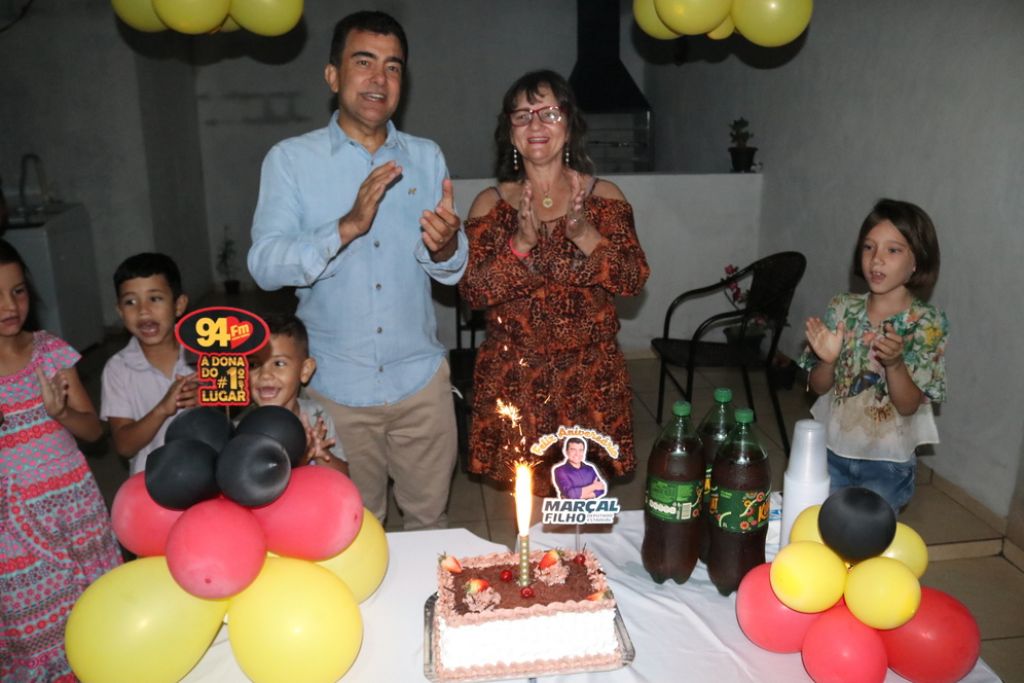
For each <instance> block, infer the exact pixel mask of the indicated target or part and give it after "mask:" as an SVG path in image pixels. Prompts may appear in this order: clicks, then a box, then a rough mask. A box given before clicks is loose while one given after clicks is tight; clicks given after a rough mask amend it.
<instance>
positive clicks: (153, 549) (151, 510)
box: [110, 472, 182, 557]
mask: <svg viewBox="0 0 1024 683" xmlns="http://www.w3.org/2000/svg"><path fill="white" fill-rule="evenodd" d="M181 513H182V511H181V510H170V509H168V508H165V507H163V506H161V505H158V504H157V502H156V501H155V500H153V497H152V496H150V495H149V491H147V490H146V474H145V473H144V472H138V473H136V474H133V475H132V476H130V477H128V481H126V482H125V483H123V484H121V488H119V489H118V490H117V494H116V495H115V496H114V504H113V506H111V508H110V521H111V523H112V524H113V526H114V534H115V535H116V536H117V540H118V541H120V542H121V545H123V546H124V547H125V548H128V550H130V551H132V552H133V553H135V554H136V555H138V556H140V557H150V556H152V555H163V554H164V549H165V548H166V546H167V535H168V534H169V533H170V532H171V527H172V526H174V523H175V522H177V521H178V518H179V517H181Z"/></svg>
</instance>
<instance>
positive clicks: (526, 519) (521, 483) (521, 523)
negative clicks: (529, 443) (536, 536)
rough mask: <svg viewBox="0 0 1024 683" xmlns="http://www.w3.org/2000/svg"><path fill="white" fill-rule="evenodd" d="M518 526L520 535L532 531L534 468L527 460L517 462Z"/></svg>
mask: <svg viewBox="0 0 1024 683" xmlns="http://www.w3.org/2000/svg"><path fill="white" fill-rule="evenodd" d="M515 496H516V527H517V528H518V529H519V535H520V536H526V535H527V534H528V533H529V532H530V513H531V512H532V511H533V468H532V467H530V466H529V465H528V464H527V463H525V462H522V461H520V462H518V463H516V492H515Z"/></svg>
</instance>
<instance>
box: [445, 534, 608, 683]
mask: <svg viewBox="0 0 1024 683" xmlns="http://www.w3.org/2000/svg"><path fill="white" fill-rule="evenodd" d="M544 553H545V551H543V550H535V551H532V552H530V562H531V564H537V563H539V562H540V560H541V558H542V557H543V555H544ZM583 554H584V556H585V558H586V560H585V562H584V566H585V567H586V569H587V574H588V576H589V577H590V579H591V586H592V588H593V589H594V593H603V595H602V596H601V597H600V598H598V599H596V600H586V599H584V600H571V601H562V602H552V603H548V604H547V605H533V606H530V607H512V608H507V607H506V608H503V607H500V606H499V607H496V608H495V609H493V610H488V611H486V612H480V613H472V612H470V613H466V614H459V613H457V612H456V611H455V590H454V586H455V576H454V575H453V574H452V573H451V572H449V571H447V570H445V569H443V568H441V567H438V593H437V601H436V603H435V606H434V615H433V619H432V623H431V625H430V628H431V631H432V635H431V639H430V647H431V649H432V652H431V654H432V655H433V656H432V660H433V663H434V673H435V675H436V680H438V681H473V680H475V681H482V680H500V679H502V678H516V677H531V676H544V675H553V674H559V673H572V672H582V671H598V670H602V669H604V670H609V669H614V668H618V667H620V666H622V665H623V664H624V663H625V662H624V659H623V649H622V648H623V643H622V639H621V637H620V636H619V633H618V628H617V626H616V624H615V621H616V620H617V619H618V618H619V617H618V607H617V604H616V602H615V598H614V596H613V595H612V594H611V591H609V590H608V582H607V577H606V575H605V573H604V571H603V569H602V568H601V565H600V563H599V562H598V561H597V558H596V557H595V556H594V554H593V553H591V552H589V551H587V550H584V551H583ZM518 562H519V555H518V554H517V553H512V552H501V553H490V554H487V555H479V556H475V557H469V558H465V559H461V560H460V563H461V564H462V568H463V571H464V572H465V571H471V570H472V569H476V568H480V567H489V566H493V565H495V564H512V565H516V564H518ZM605 611H611V614H612V622H611V625H612V628H613V629H614V631H615V643H616V645H615V650H614V651H613V652H610V653H604V654H594V655H585V656H566V657H561V658H558V659H538V660H534V661H529V662H526V661H520V662H516V663H513V664H508V663H497V664H487V665H481V666H466V667H459V668H456V669H449V668H446V667H445V666H444V664H443V663H442V661H441V633H440V628H439V623H440V621H441V620H442V619H444V620H445V621H446V622H447V623H448V624H449V625H450V626H452V627H454V628H458V627H462V626H472V625H475V624H480V623H488V622H492V621H496V620H502V621H511V620H518V619H529V618H534V617H545V616H556V615H559V614H566V613H587V612H590V613H597V612H605Z"/></svg>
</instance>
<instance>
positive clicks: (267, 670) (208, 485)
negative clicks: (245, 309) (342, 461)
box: [66, 407, 387, 683]
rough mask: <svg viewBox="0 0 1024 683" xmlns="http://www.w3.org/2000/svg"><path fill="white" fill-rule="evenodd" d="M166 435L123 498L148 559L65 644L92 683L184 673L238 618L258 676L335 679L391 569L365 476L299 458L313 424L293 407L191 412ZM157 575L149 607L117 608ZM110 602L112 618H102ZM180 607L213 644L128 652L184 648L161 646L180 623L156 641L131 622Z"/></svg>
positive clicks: (124, 531)
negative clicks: (364, 493)
mask: <svg viewBox="0 0 1024 683" xmlns="http://www.w3.org/2000/svg"><path fill="white" fill-rule="evenodd" d="M166 438H167V441H166V443H165V444H164V446H162V447H161V448H159V449H156V450H154V451H153V452H152V453H150V455H149V458H148V459H147V463H146V471H145V473H141V472H140V473H138V474H135V475H133V476H132V477H130V478H129V479H128V481H126V482H125V483H124V485H122V487H121V488H120V489H119V490H118V492H117V495H116V496H115V498H114V504H113V508H112V512H111V517H112V522H113V527H114V532H115V534H116V535H117V537H118V540H119V541H120V542H121V543H122V544H123V545H124V546H125V548H127V549H128V550H130V551H131V552H133V553H135V554H136V555H138V556H140V559H139V560H135V561H133V562H129V563H127V564H125V565H123V566H122V567H119V568H117V569H115V570H113V571H111V572H108V573H107V574H106V575H104V576H103V577H101V578H100V579H99V580H98V581H97V582H96V583H94V584H93V585H92V586H90V587H89V588H88V589H87V590H86V591H85V593H84V594H83V596H82V598H80V600H79V601H78V603H76V605H75V608H74V609H73V610H72V614H71V617H70V618H69V623H68V629H67V637H66V644H67V649H68V658H69V661H70V662H71V665H72V668H73V669H74V670H75V673H76V674H77V675H78V676H79V678H80V679H81V680H83V681H86V683H91V682H92V681H104V683H110V682H111V681H115V680H149V681H163V680H167V681H174V680H178V679H179V678H180V677H181V676H183V675H184V674H185V673H187V672H188V670H189V669H191V668H192V666H194V665H195V663H196V662H197V661H199V659H200V658H201V657H202V655H203V654H204V653H205V651H206V649H207V647H208V646H209V643H210V640H212V637H213V635H215V634H216V631H217V630H218V629H219V627H220V624H221V622H222V621H223V619H224V615H225V614H227V616H228V621H229V627H228V631H229V637H230V639H231V644H232V649H233V651H234V654H235V657H236V659H237V661H238V663H239V665H240V666H241V667H242V669H243V670H244V671H245V673H246V674H247V675H248V676H249V677H250V678H251V679H253V680H254V681H262V680H267V681H270V680H283V679H281V677H280V675H281V674H282V673H285V674H286V678H287V675H291V674H295V675H300V676H301V677H302V679H303V680H310V681H317V680H323V681H333V680H337V678H339V677H340V676H341V675H343V674H344V673H345V671H346V670H347V669H348V668H349V666H351V664H352V662H353V661H354V659H355V655H356V654H357V653H358V650H359V645H360V643H361V641H362V622H361V618H360V616H359V609H358V602H359V601H362V600H364V599H365V598H366V597H368V596H369V595H370V594H371V593H372V592H373V591H374V590H375V589H376V587H377V586H378V585H379V583H380V581H381V580H382V579H383V576H384V572H385V570H386V565H387V545H386V540H385V538H384V532H383V529H382V528H381V527H380V524H379V522H378V521H377V520H376V518H374V517H373V515H372V514H369V513H364V509H363V502H362V497H361V496H360V494H359V491H358V490H357V489H356V487H355V485H354V484H353V483H352V481H351V480H350V479H349V478H348V477H346V476H345V475H343V474H341V473H340V472H337V471H335V470H332V469H330V468H327V467H311V466H299V465H300V464H301V463H302V462H303V457H304V454H305V448H306V436H305V428H304V427H303V425H302V423H301V422H300V421H299V419H298V418H297V417H296V416H295V415H294V414H292V413H291V412H290V411H288V410H286V409H284V408H277V407H262V408H259V409H257V410H254V411H252V412H251V413H250V414H249V415H248V416H247V417H246V418H245V419H243V420H242V422H241V423H240V424H239V426H238V428H237V430H236V429H235V428H234V426H233V425H232V424H231V422H230V420H228V418H227V417H226V415H224V414H223V413H221V412H219V411H217V410H215V409H212V408H197V409H193V410H191V411H188V412H186V413H183V414H182V415H180V416H179V417H178V418H176V420H175V421H174V422H172V424H171V425H170V427H169V428H168V431H167V437H166ZM276 556H280V557H276ZM354 556H357V557H354ZM132 574H135V575H136V576H137V578H133V577H131V576H130V575H132ZM143 576H145V577H146V578H145V579H144V580H143V578H141V577H143ZM147 581H148V582H149V583H151V584H153V588H152V589H151V591H156V592H159V593H160V595H156V594H155V593H152V592H150V593H149V594H147V595H146V596H145V601H146V602H147V603H148V604H149V605H150V606H149V607H148V608H147V611H148V613H140V609H139V608H138V607H136V606H133V607H124V608H119V607H117V605H119V604H121V603H122V602H123V603H126V604H127V603H131V602H132V601H133V599H134V598H136V597H137V596H133V595H132V593H133V591H136V590H146V588H145V586H144V584H145V582H147ZM157 585H159V586H160V587H159V588H158V587H157ZM313 585H316V586H318V588H316V589H312V588H308V587H309V586H313ZM136 602H137V600H136ZM172 604H173V605H176V606H177V607H174V609H169V608H168V605H172ZM182 605H185V606H186V607H184V608H183V607H181V606H182ZM119 609H120V610H121V612H120V614H119V613H118V611H119ZM99 610H103V611H105V612H108V613H112V614H108V616H111V617H112V620H108V622H106V623H104V624H102V625H101V624H98V623H96V622H98V620H99V617H98V616H95V617H94V614H93V613H94V612H98V611H99ZM182 610H185V611H188V613H189V614H193V613H202V616H201V617H195V618H197V619H198V618H201V619H202V620H203V623H202V624H182V626H183V627H184V628H189V629H193V627H195V628H198V630H200V631H201V632H205V631H207V630H209V635H208V637H207V638H206V640H205V641H203V639H202V638H199V640H198V641H197V642H192V641H195V640H196V639H195V637H194V636H189V638H191V640H190V641H189V644H190V647H191V653H190V654H189V655H188V656H184V655H182V656H180V657H178V658H176V659H173V660H172V659H171V658H169V657H165V656H163V655H162V654H161V655H160V656H155V657H152V658H150V659H149V660H148V661H147V659H146V658H145V657H144V656H142V655H139V656H137V657H135V658H134V659H133V657H125V656H124V651H125V649H126V643H125V641H126V640H128V641H131V642H132V643H134V644H135V645H136V648H135V650H136V651H137V652H145V651H146V648H147V647H150V646H153V647H157V646H162V650H160V652H162V651H163V650H166V649H168V647H169V646H173V643H167V642H164V643H157V642H151V641H154V640H167V639H168V638H171V639H175V638H178V635H176V634H171V635H170V636H169V635H168V633H170V632H171V629H173V628H174V625H172V624H169V623H158V624H157V629H163V630H164V631H166V632H165V633H163V634H162V636H161V638H155V636H154V635H153V633H149V632H146V627H145V626H143V627H141V628H139V627H136V626H135V625H134V624H136V623H139V621H140V619H142V620H144V621H146V622H157V621H159V620H161V619H164V618H165V614H167V613H170V612H177V613H179V614H178V618H179V619H181V618H182V617H181V616H180V613H181V612H182ZM218 610H219V611H218ZM76 613H77V614H76ZM118 617H122V619H120V620H119V619H118ZM190 618H192V617H190ZM168 619H169V618H168ZM121 622H123V623H121ZM110 624H113V625H110ZM98 629H99V630H104V631H106V632H105V633H103V634H101V635H102V637H101V635H99V634H97V630H98ZM288 629H290V632H293V633H296V634H299V635H300V636H301V638H299V637H296V636H288V635H287V634H286V633H285V631H287V630H288ZM151 630H153V629H151ZM303 634H304V635H303ZM289 637H291V638H292V640H289ZM182 639H183V641H184V640H185V639H186V638H185V637H184V636H182ZM321 639H322V640H324V641H333V642H319V641H320V640H321ZM339 640H345V641H347V642H346V643H339V642H338V641H339ZM327 646H330V647H327ZM303 648H306V649H308V650H309V652H304V651H303ZM172 649H175V650H176V651H179V652H180V651H181V650H184V649H186V648H184V647H179V648H172ZM320 650H322V653H321V654H319V656H317V652H318V651H320ZM332 650H333V651H332ZM108 651H109V652H108ZM108 655H109V656H108ZM140 676H141V677H140Z"/></svg>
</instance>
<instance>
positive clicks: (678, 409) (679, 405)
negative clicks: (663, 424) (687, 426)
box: [672, 401, 690, 417]
mask: <svg viewBox="0 0 1024 683" xmlns="http://www.w3.org/2000/svg"><path fill="white" fill-rule="evenodd" d="M672 414H673V415H675V416H676V417H687V416H688V415H689V414H690V402H689V401H676V402H675V403H673V404H672Z"/></svg>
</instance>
